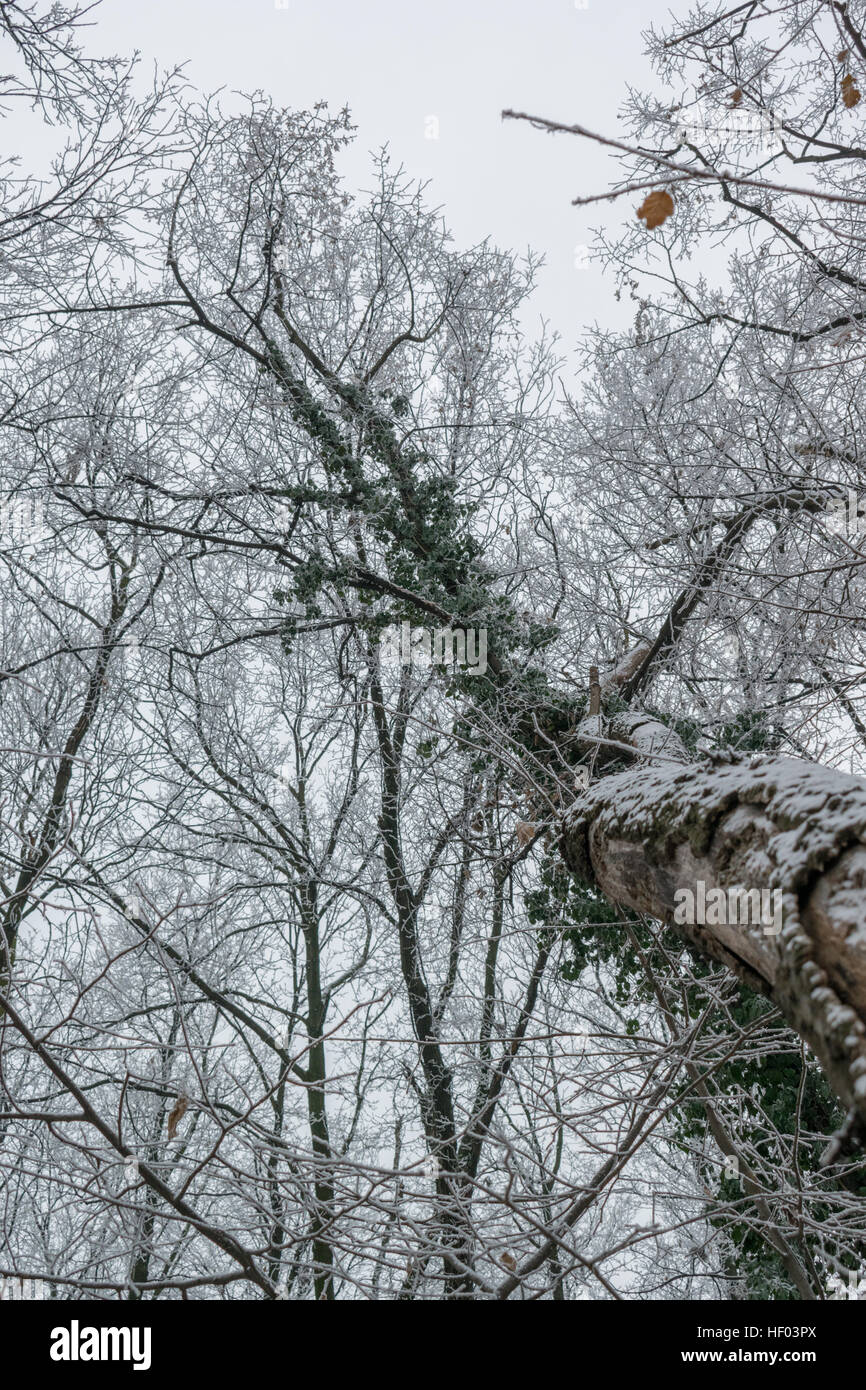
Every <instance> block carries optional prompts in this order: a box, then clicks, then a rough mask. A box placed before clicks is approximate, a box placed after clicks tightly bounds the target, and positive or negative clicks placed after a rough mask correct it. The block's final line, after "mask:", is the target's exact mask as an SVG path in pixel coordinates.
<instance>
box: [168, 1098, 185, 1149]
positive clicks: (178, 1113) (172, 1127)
mask: <svg viewBox="0 0 866 1390" xmlns="http://www.w3.org/2000/svg"><path fill="white" fill-rule="evenodd" d="M188 1106H189V1099H188V1097H187V1096H178V1098H177V1100H176V1101H175V1103H174V1106H173V1108H172V1112H171V1114H170V1115H169V1117H168V1137H169V1139H173V1138H174V1136H175V1134H176V1133H177V1127H178V1125H179V1124H180V1122H181V1120H182V1119H183V1117H184V1115H185V1114H186V1112H187V1107H188Z"/></svg>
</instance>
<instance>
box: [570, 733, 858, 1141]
mask: <svg viewBox="0 0 866 1390" xmlns="http://www.w3.org/2000/svg"><path fill="white" fill-rule="evenodd" d="M562 851H563V855H564V858H565V861H566V863H567V864H568V866H569V867H570V868H571V869H572V871H573V872H574V873H575V874H577V875H579V876H580V877H581V878H582V879H584V880H586V881H588V882H590V883H592V884H594V885H597V887H598V888H599V889H600V890H601V891H602V892H603V893H604V894H605V896H606V897H607V898H609V899H610V900H611V901H613V902H615V903H618V904H620V905H622V906H624V907H629V908H632V909H634V910H635V911H639V912H647V913H650V914H651V915H652V916H653V917H656V918H657V919H659V920H660V921H663V922H666V923H668V924H670V925H671V926H673V927H674V928H675V930H676V931H677V932H679V933H680V934H681V935H682V936H683V937H684V938H685V939H686V940H687V941H688V942H689V943H690V945H692V946H693V947H695V948H696V949H697V950H698V951H700V952H702V953H703V954H704V955H707V956H710V957H712V958H713V959H715V960H718V961H721V962H723V963H724V964H726V965H728V966H729V967H730V968H731V969H732V970H733V971H734V972H735V973H736V974H737V976H738V977H739V978H740V979H741V980H742V981H743V982H744V983H745V984H748V985H750V986H751V987H752V988H754V989H757V990H760V991H761V992H762V993H763V994H765V995H767V996H768V997H769V998H770V999H771V1000H772V1001H773V1002H774V1003H775V1004H776V1005H777V1006H778V1008H779V1009H780V1011H781V1012H782V1014H783V1015H784V1017H785V1018H786V1020H787V1021H788V1023H789V1024H790V1025H791V1027H792V1028H794V1029H795V1030H796V1031H797V1032H798V1033H799V1034H800V1036H801V1037H802V1038H803V1039H804V1040H805V1041H806V1042H807V1043H808V1045H809V1046H810V1047H811V1048H812V1049H813V1050H814V1052H815V1053H816V1055H817V1056H818V1058H819V1060H820V1062H821V1065H822V1066H823V1068H824V1070H825V1072H826V1075H827V1077H828V1080H829V1081H830V1083H831V1085H832V1086H833V1087H834V1089H835V1090H836V1092H837V1094H838V1095H839V1097H840V1099H841V1100H842V1101H843V1102H844V1104H845V1105H846V1106H847V1107H848V1110H849V1123H850V1127H851V1128H852V1129H856V1130H857V1131H858V1132H859V1133H860V1135H861V1137H862V1135H863V1134H864V1133H866V787H864V785H863V782H862V780H861V779H859V778H856V777H852V776H849V775H847V774H846V773H842V772H836V771H833V770H831V769H830V768H826V767H821V766H819V765H816V764H812V763H806V762H801V761H799V760H797V759H792V758H780V757H771V756H766V757H765V756H763V755H761V756H758V757H754V758H752V759H750V760H738V759H732V760H731V761H730V762H727V763H719V762H718V761H716V762H715V763H709V762H703V763H698V764H693V765H687V766H682V765H677V766H673V765H670V764H668V765H667V766H664V767H662V768H658V767H653V768H636V769H634V770H628V771H626V772H622V773H618V774H615V775H612V776H610V777H606V778H604V779H603V780H602V781H601V782H599V783H598V784H597V785H595V786H592V787H590V788H589V789H588V790H587V791H586V793H585V794H584V795H583V796H581V798H580V800H579V801H578V802H577V803H576V805H575V806H574V808H573V809H572V811H571V812H570V813H569V815H568V817H567V820H566V825H565V830H564V833H563V838H562ZM700 884H703V890H700V889H699V885H700ZM714 889H720V890H722V893H724V894H725V895H726V896H727V901H728V902H729V903H730V902H731V901H734V902H736V901H737V896H738V895H737V894H736V892H732V890H745V891H746V892H747V893H750V892H754V891H756V890H757V891H758V892H763V891H766V890H772V891H773V892H774V893H778V894H779V901H780V902H781V904H782V915H781V923H780V926H779V929H778V930H777V927H776V925H775V924H773V923H771V924H766V923H765V922H763V921H761V920H757V921H755V920H751V921H748V920H747V921H743V920H740V919H741V918H742V917H749V916H751V917H754V916H755V915H756V914H753V913H749V912H746V911H743V910H741V911H738V912H737V914H736V916H737V920H735V921H732V920H731V916H732V915H733V914H732V913H731V912H730V911H727V912H723V913H721V914H719V913H713V914H710V913H709V912H707V913H706V914H705V915H706V916H711V915H712V916H717V917H718V916H721V917H722V920H719V921H716V922H711V923H704V924H701V923H697V922H688V921H685V922H683V921H680V920H677V919H678V918H679V917H681V916H683V915H685V914H683V913H681V912H676V908H677V902H676V896H677V895H678V894H679V893H680V892H681V891H682V890H688V891H690V892H692V893H695V894H696V896H697V895H698V893H699V892H700V891H702V893H703V895H704V896H705V897H709V896H710V895H711V894H712V890H714ZM740 902H741V903H742V897H741V895H740ZM675 914H676V915H675ZM692 915H694V914H692Z"/></svg>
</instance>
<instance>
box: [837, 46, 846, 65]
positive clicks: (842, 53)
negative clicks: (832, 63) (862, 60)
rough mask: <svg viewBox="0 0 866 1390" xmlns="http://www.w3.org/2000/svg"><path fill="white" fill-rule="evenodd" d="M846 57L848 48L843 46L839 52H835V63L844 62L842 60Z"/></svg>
mask: <svg viewBox="0 0 866 1390" xmlns="http://www.w3.org/2000/svg"><path fill="white" fill-rule="evenodd" d="M847 57H848V49H847V48H843V49H842V52H841V53H837V54H836V62H837V63H844V61H845V59H846V58H847Z"/></svg>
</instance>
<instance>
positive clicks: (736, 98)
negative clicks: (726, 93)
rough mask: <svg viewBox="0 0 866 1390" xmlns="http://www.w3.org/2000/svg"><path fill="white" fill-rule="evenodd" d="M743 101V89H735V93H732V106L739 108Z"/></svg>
mask: <svg viewBox="0 0 866 1390" xmlns="http://www.w3.org/2000/svg"><path fill="white" fill-rule="evenodd" d="M742 100H743V89H742V87H737V88H736V89H735V91H733V92H732V93H731V105H732V106H739V104H740V102H741V101H742Z"/></svg>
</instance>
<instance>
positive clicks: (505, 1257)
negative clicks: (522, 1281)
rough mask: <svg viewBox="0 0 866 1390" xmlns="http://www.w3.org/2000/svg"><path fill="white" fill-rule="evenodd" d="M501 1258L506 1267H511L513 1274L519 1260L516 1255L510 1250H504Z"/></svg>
mask: <svg viewBox="0 0 866 1390" xmlns="http://www.w3.org/2000/svg"><path fill="white" fill-rule="evenodd" d="M499 1258H500V1260H501V1261H502V1263H503V1264H504V1265H505V1268H506V1269H510V1270H511V1272H512V1274H513V1273H514V1271H515V1269H516V1268H517V1261H516V1260H515V1258H514V1256H513V1255H512V1254H511V1253H510V1252H509V1251H508V1250H503V1252H502V1254H501V1255H500V1256H499Z"/></svg>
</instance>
